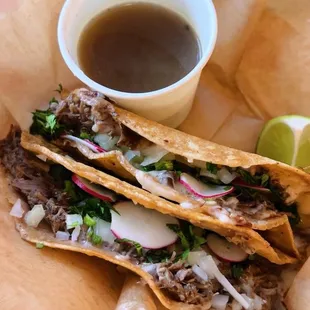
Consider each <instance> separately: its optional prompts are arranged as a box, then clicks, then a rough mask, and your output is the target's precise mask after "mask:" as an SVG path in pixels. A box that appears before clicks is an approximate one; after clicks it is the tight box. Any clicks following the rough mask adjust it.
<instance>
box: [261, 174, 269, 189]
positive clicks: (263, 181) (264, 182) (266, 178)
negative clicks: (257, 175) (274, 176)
mask: <svg viewBox="0 0 310 310" xmlns="http://www.w3.org/2000/svg"><path fill="white" fill-rule="evenodd" d="M268 184H269V175H268V174H266V173H264V174H263V175H262V178H261V184H260V185H261V186H262V187H267V186H268Z"/></svg>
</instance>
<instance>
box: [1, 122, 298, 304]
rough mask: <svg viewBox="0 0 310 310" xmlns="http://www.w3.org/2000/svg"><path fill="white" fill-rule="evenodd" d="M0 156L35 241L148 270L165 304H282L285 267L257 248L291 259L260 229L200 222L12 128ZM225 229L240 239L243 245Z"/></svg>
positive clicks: (18, 213)
mask: <svg viewBox="0 0 310 310" xmlns="http://www.w3.org/2000/svg"><path fill="white" fill-rule="evenodd" d="M0 158H1V163H2V165H3V166H4V168H5V170H6V172H7V175H8V180H9V182H10V184H11V186H12V187H13V188H14V189H15V190H16V191H17V192H18V193H19V194H20V195H21V197H20V199H18V200H17V201H16V202H15V204H14V205H13V207H12V209H11V212H10V213H11V215H12V216H14V217H15V218H16V223H17V229H18V230H19V232H20V234H21V237H22V238H24V239H25V240H28V241H30V242H33V243H36V246H37V248H41V247H43V246H49V247H54V248H59V249H65V250H71V251H76V252H81V253H85V254H88V255H92V256H97V257H100V258H103V259H105V260H107V261H109V262H112V263H115V264H118V265H120V266H123V267H125V268H127V269H129V270H131V271H133V272H135V273H136V274H138V275H139V276H141V277H142V278H143V279H144V281H145V282H146V283H147V284H148V285H149V286H150V287H151V289H152V290H153V291H154V293H155V294H156V296H157V297H158V298H159V300H160V301H161V302H162V304H163V305H164V306H166V307H167V308H168V309H211V308H213V309H242V308H243V309H252V310H259V309H271V307H272V305H274V304H275V303H281V289H280V288H281V287H280V272H281V268H282V266H280V265H276V264H272V263H270V262H269V261H268V260H267V259H265V258H263V257H261V256H260V255H257V254H254V253H253V252H256V253H258V254H260V253H261V254H264V255H265V256H266V257H268V256H270V257H271V259H273V260H274V261H275V262H276V263H278V264H281V263H284V262H285V263H290V262H294V259H293V258H291V257H289V256H287V255H285V254H283V253H281V252H280V251H276V250H274V249H273V248H272V247H270V245H269V244H268V242H266V241H265V240H264V239H263V238H262V237H261V236H260V235H259V234H257V233H256V232H254V231H253V230H249V232H248V231H245V232H244V231H243V230H242V229H240V230H238V229H239V228H238V227H239V226H237V230H236V231H234V230H232V231H231V230H229V229H226V230H225V229H224V228H223V227H221V226H218V225H216V224H215V223H214V225H213V224H212V225H213V226H212V225H211V223H207V224H208V225H209V226H210V227H209V229H203V228H201V227H199V226H202V227H204V225H201V224H203V221H204V220H203V218H201V219H202V220H201V222H200V217H199V216H197V217H193V218H191V217H190V214H191V210H188V209H185V210H183V209H182V210H183V211H182V212H180V213H179V212H178V210H176V208H175V205H174V204H173V203H171V202H169V201H164V200H163V199H161V198H159V197H157V196H154V195H153V194H151V193H148V192H146V191H144V190H143V189H141V188H138V187H136V186H133V185H131V184H129V183H127V182H124V181H121V180H120V179H118V178H115V177H113V176H111V175H109V174H106V173H104V172H102V171H99V170H98V169H95V168H93V167H91V166H88V165H86V164H84V163H81V162H77V161H75V160H74V159H72V157H71V156H69V155H67V154H66V153H65V152H63V151H61V150H60V149H58V148H57V147H56V146H54V145H51V144H49V143H47V142H45V141H44V140H42V139H40V138H37V137H34V136H32V135H30V134H28V133H23V135H22V136H21V131H20V130H19V129H17V128H14V127H12V129H11V132H10V134H9V135H8V137H7V138H6V139H5V140H3V141H1V144H0ZM157 209H160V211H161V212H159V211H158V210H157ZM179 214H181V215H179ZM182 218H183V219H186V220H182ZM208 225H206V226H208ZM241 228H242V227H241ZM220 235H223V236H225V237H227V238H228V239H229V240H234V241H235V240H238V239H239V238H240V240H242V241H243V242H242V243H241V245H240V246H237V245H235V244H234V243H231V242H230V241H229V240H227V239H225V238H223V237H221V236H220ZM236 243H238V242H236ZM255 247H257V248H258V251H255V250H254V249H255Z"/></svg>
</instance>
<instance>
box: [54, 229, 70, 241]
mask: <svg viewBox="0 0 310 310" xmlns="http://www.w3.org/2000/svg"><path fill="white" fill-rule="evenodd" d="M56 239H58V240H62V241H66V240H69V239H70V234H69V233H68V232H67V231H61V230H58V231H57V232H56Z"/></svg>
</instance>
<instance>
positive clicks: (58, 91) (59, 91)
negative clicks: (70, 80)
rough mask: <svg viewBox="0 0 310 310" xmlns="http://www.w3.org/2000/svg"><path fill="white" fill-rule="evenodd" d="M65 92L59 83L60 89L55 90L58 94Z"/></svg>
mask: <svg viewBox="0 0 310 310" xmlns="http://www.w3.org/2000/svg"><path fill="white" fill-rule="evenodd" d="M63 90H64V89H63V87H62V84H60V83H59V84H58V88H57V89H55V91H57V93H59V94H61V93H62V91H63Z"/></svg>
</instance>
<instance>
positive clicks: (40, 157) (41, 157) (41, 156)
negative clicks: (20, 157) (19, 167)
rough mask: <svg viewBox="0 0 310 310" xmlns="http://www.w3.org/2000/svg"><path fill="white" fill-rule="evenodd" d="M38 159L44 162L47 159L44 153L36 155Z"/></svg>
mask: <svg viewBox="0 0 310 310" xmlns="http://www.w3.org/2000/svg"><path fill="white" fill-rule="evenodd" d="M36 156H37V157H38V158H39V159H41V160H42V161H44V162H46V160H47V156H45V155H36Z"/></svg>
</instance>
